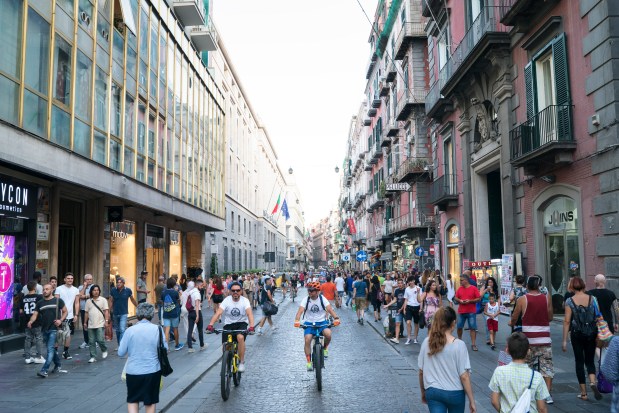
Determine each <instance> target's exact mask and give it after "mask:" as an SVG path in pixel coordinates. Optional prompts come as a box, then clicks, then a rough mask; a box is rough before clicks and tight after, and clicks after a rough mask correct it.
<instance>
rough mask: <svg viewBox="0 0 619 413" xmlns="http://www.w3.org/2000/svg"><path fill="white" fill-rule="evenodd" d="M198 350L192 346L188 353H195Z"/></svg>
mask: <svg viewBox="0 0 619 413" xmlns="http://www.w3.org/2000/svg"><path fill="white" fill-rule="evenodd" d="M195 351H196V350H195V349H194V348H192V347H190V348H189V350H187V353H194V352H195Z"/></svg>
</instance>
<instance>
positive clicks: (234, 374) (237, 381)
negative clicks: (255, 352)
mask: <svg viewBox="0 0 619 413" xmlns="http://www.w3.org/2000/svg"><path fill="white" fill-rule="evenodd" d="M234 357H235V359H236V362H235V364H236V371H235V372H232V381H233V382H234V385H235V386H238V385H239V384H241V372H240V371H239V370H238V368H239V360H240V359H239V358H238V356H237V355H236V354H235V355H234Z"/></svg>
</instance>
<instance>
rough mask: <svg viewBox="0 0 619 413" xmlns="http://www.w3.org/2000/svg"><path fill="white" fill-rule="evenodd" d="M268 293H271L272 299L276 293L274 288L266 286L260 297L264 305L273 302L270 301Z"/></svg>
mask: <svg viewBox="0 0 619 413" xmlns="http://www.w3.org/2000/svg"><path fill="white" fill-rule="evenodd" d="M267 291H271V297H273V291H274V287H273V286H272V285H271V286H268V285H265V286H264V287H262V290H261V294H262V296H261V297H260V301H261V302H263V303H266V302H267V301H271V300H269V294H268V293H267Z"/></svg>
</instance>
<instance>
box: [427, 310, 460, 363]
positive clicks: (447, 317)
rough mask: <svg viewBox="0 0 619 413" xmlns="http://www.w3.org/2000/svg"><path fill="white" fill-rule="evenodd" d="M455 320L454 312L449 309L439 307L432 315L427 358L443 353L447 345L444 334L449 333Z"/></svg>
mask: <svg viewBox="0 0 619 413" xmlns="http://www.w3.org/2000/svg"><path fill="white" fill-rule="evenodd" d="M455 320H456V312H455V311H454V309H453V308H451V307H441V308H439V309H438V310H437V311H436V313H434V319H433V320H432V326H431V327H430V333H429V340H428V347H429V348H430V351H429V352H428V355H429V356H433V355H435V354H437V353H440V352H441V351H443V348H445V345H446V344H447V338H446V337H445V333H446V332H447V331H449V329H450V328H451V326H452V325H453V323H454V321H455Z"/></svg>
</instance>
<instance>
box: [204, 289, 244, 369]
mask: <svg viewBox="0 0 619 413" xmlns="http://www.w3.org/2000/svg"><path fill="white" fill-rule="evenodd" d="M229 291H230V295H229V296H227V297H226V298H225V299H224V300H223V302H222V303H221V304H219V309H217V312H216V313H215V314H214V315H213V317H212V318H211V321H210V322H209V323H208V326H207V327H206V331H207V332H209V333H212V332H213V331H214V328H213V323H215V321H216V320H218V319H219V318H220V317H221V316H222V314H223V323H224V330H230V331H232V330H247V331H248V332H249V333H253V332H254V314H253V312H252V311H251V303H250V302H249V300H248V299H247V298H245V297H243V295H242V294H243V287H242V286H241V284H240V283H238V282H233V283H232V284H230V288H229ZM246 335H247V333H237V334H236V341H237V343H238V351H239V358H240V360H241V361H240V363H239V366H238V370H239V372H241V373H243V372H244V371H245V336H246ZM221 339H222V343H225V342H227V341H228V334H222V336H221Z"/></svg>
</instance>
